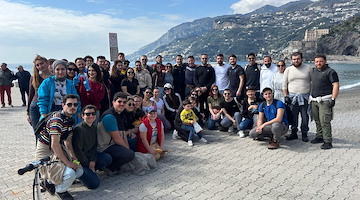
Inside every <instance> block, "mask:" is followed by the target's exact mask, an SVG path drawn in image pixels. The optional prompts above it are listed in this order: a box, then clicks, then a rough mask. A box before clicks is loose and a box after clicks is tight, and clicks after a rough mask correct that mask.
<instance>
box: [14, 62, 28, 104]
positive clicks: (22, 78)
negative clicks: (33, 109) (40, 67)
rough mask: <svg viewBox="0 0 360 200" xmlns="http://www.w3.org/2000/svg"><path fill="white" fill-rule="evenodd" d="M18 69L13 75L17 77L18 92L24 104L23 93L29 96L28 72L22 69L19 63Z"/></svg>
mask: <svg viewBox="0 0 360 200" xmlns="http://www.w3.org/2000/svg"><path fill="white" fill-rule="evenodd" d="M17 69H18V70H19V71H18V72H16V74H15V76H16V78H17V79H18V83H19V88H20V93H21V100H22V102H23V104H22V106H26V100H25V93H26V95H27V96H28V97H29V83H30V77H31V74H30V72H28V71H26V70H24V68H23V66H21V65H19V66H18V67H17Z"/></svg>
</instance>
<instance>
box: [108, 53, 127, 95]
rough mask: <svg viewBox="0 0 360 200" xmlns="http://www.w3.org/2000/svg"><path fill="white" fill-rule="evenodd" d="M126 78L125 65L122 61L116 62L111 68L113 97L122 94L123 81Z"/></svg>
mask: <svg viewBox="0 0 360 200" xmlns="http://www.w3.org/2000/svg"><path fill="white" fill-rule="evenodd" d="M125 77H126V69H124V63H123V62H122V61H121V60H116V61H115V62H114V65H113V66H112V68H111V73H110V81H111V86H110V91H111V96H112V97H113V96H114V94H115V93H117V92H121V91H122V90H121V81H122V80H123V79H124V78H125Z"/></svg>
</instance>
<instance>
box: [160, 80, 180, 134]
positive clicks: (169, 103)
mask: <svg viewBox="0 0 360 200" xmlns="http://www.w3.org/2000/svg"><path fill="white" fill-rule="evenodd" d="M164 91H165V95H164V96H163V100H164V103H165V117H166V119H167V120H168V121H169V122H170V123H171V127H174V121H175V116H176V113H177V112H178V109H179V108H180V107H181V106H182V104H181V97H180V94H178V93H175V92H174V90H173V86H172V85H171V84H170V83H166V84H165V85H164Z"/></svg>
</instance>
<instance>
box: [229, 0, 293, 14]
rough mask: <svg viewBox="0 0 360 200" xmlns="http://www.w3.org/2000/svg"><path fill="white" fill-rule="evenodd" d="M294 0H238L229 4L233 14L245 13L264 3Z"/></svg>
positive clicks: (277, 4)
mask: <svg viewBox="0 0 360 200" xmlns="http://www.w3.org/2000/svg"><path fill="white" fill-rule="evenodd" d="M290 1H294V0H240V1H238V2H236V3H234V4H232V5H231V6H230V8H231V9H232V10H234V14H246V13H249V12H252V11H254V10H256V9H258V8H261V7H263V6H265V5H272V6H281V5H283V4H286V3H288V2H290Z"/></svg>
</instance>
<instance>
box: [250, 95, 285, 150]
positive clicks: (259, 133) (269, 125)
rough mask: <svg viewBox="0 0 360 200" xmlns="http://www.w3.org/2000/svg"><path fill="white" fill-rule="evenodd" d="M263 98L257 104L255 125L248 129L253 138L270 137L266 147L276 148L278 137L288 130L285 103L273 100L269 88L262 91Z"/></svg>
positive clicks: (278, 144) (277, 146)
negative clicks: (257, 113)
mask: <svg viewBox="0 0 360 200" xmlns="http://www.w3.org/2000/svg"><path fill="white" fill-rule="evenodd" d="M262 94H263V97H264V99H265V101H264V102H262V103H261V104H260V105H259V118H258V121H257V126H256V127H255V128H253V129H251V131H250V133H249V134H250V136H251V137H252V138H254V139H256V138H258V139H259V138H263V137H270V138H271V142H270V145H269V146H268V149H277V148H279V146H280V143H279V139H280V136H281V135H284V134H285V133H286V132H287V131H288V129H289V128H288V126H289V124H288V121H287V118H286V115H285V114H284V113H285V104H284V103H283V102H282V101H280V100H274V94H273V92H272V90H271V88H264V90H263V91H262Z"/></svg>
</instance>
